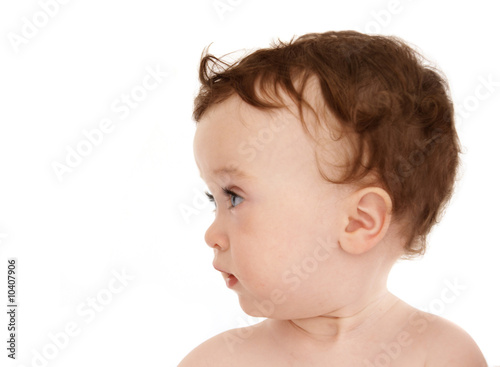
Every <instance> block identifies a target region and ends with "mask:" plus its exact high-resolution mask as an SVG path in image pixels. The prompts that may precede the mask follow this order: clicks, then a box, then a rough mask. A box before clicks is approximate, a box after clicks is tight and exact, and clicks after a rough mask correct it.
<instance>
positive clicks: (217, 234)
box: [205, 218, 229, 251]
mask: <svg viewBox="0 0 500 367" xmlns="http://www.w3.org/2000/svg"><path fill="white" fill-rule="evenodd" d="M205 242H206V243H207V245H208V246H209V247H211V248H213V249H217V250H221V251H224V250H227V249H228V247H229V240H228V237H227V234H226V232H225V231H224V229H223V226H222V223H220V220H217V218H216V219H215V220H214V221H213V223H212V224H211V225H210V227H208V229H207V231H206V232H205Z"/></svg>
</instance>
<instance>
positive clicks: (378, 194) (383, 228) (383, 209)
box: [339, 187, 392, 255]
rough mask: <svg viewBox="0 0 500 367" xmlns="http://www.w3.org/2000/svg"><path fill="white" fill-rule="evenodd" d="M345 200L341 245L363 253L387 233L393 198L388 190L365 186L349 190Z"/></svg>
mask: <svg viewBox="0 0 500 367" xmlns="http://www.w3.org/2000/svg"><path fill="white" fill-rule="evenodd" d="M345 204H346V207H345V209H346V210H345V214H346V218H345V221H344V228H343V229H342V231H341V233H340V238H339V240H340V241H339V242H340V247H341V248H342V249H343V250H344V251H346V252H347V253H350V254H353V255H359V254H363V253H365V252H367V251H369V250H370V249H372V248H373V247H374V246H375V245H376V244H377V243H379V242H380V241H381V240H382V238H384V236H385V235H386V233H387V229H388V228H389V224H390V222H391V212H392V200H391V198H390V196H389V194H388V193H387V191H385V190H383V189H381V188H379V187H367V188H364V189H361V190H358V191H356V192H354V193H353V194H351V195H350V196H349V197H348V198H346V202H345Z"/></svg>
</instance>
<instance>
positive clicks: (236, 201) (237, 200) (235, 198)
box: [205, 187, 243, 211]
mask: <svg viewBox="0 0 500 367" xmlns="http://www.w3.org/2000/svg"><path fill="white" fill-rule="evenodd" d="M222 191H224V194H226V196H227V197H228V199H229V202H230V203H231V206H230V207H229V208H228V209H231V208H234V207H236V206H238V205H240V204H241V202H242V201H243V198H242V197H241V196H239V195H237V194H236V193H234V192H233V191H231V190H229V189H228V188H227V187H223V188H222ZM205 195H207V198H208V200H209V201H210V202H212V203H214V204H215V208H217V203H216V202H215V199H214V196H213V195H212V194H209V193H208V192H207V191H205ZM214 211H215V209H214Z"/></svg>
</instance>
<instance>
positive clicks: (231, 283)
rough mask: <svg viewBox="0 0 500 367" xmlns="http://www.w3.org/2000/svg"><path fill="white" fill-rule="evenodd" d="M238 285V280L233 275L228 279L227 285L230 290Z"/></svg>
mask: <svg viewBox="0 0 500 367" xmlns="http://www.w3.org/2000/svg"><path fill="white" fill-rule="evenodd" d="M236 283H238V279H237V278H236V277H235V276H234V275H233V274H231V275H229V276H228V277H227V278H226V285H227V286H228V288H233V287H234V286H235V285H236Z"/></svg>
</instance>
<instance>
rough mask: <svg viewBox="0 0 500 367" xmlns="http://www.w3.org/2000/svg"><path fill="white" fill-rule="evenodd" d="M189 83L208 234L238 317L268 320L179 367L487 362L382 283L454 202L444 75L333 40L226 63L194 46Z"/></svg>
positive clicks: (416, 252)
mask: <svg viewBox="0 0 500 367" xmlns="http://www.w3.org/2000/svg"><path fill="white" fill-rule="evenodd" d="M199 77H200V82H201V87H200V91H199V93H198V95H197V97H196V99H195V106H194V113H193V118H194V120H195V121H196V133H195V137H194V156H195V160H196V164H197V166H198V168H199V171H200V176H201V178H202V179H203V180H204V181H205V183H206V185H207V187H208V190H209V191H208V192H207V195H208V197H209V199H210V200H211V201H213V202H214V205H215V216H214V221H213V223H212V224H211V226H210V227H209V228H208V229H207V231H206V234H205V241H206V243H207V244H208V246H209V247H210V248H212V249H213V251H214V263H213V265H214V268H215V270H217V271H219V272H220V273H221V274H222V277H223V279H224V281H225V282H226V285H227V286H228V287H229V288H230V289H231V290H232V291H234V292H235V293H236V294H237V295H238V299H239V303H240V306H241V308H242V309H243V311H244V312H246V313H247V314H248V315H251V316H257V317H264V318H266V319H265V320H264V321H262V322H260V323H258V324H256V325H252V326H248V327H245V328H237V329H232V330H228V331H225V332H223V333H221V334H218V335H216V336H214V337H212V338H211V339H209V340H207V341H205V342H204V343H202V344H201V345H199V346H198V347H196V348H195V349H194V350H193V351H192V352H191V353H189V354H188V355H187V356H186V357H185V358H184V359H183V361H182V362H181V363H180V365H179V366H180V367H191V366H218V367H221V366H247V365H248V366H273V367H277V366H278V367H279V366H350V367H356V366H360V367H366V366H376V367H380V366H427V367H433V366H436V367H437V366H478V367H479V366H486V361H485V360H484V357H483V355H482V353H481V351H480V350H479V348H478V346H477V345H476V343H475V342H474V340H473V339H472V338H471V337H470V336H469V335H468V334H467V332H465V331H464V330H463V329H461V328H460V327H459V326H457V325H455V324H453V323H451V322H449V321H447V320H445V319H444V318H441V317H438V316H435V315H431V314H429V313H426V312H423V311H420V310H418V309H416V308H414V307H412V306H410V305H409V304H407V303H405V302H404V301H402V300H400V299H399V298H397V297H396V296H395V295H393V294H392V293H390V292H389V291H388V289H387V278H388V275H389V272H390V271H391V268H392V266H393V265H394V263H395V262H396V261H397V260H399V259H404V258H413V257H418V256H421V255H423V254H424V253H425V250H426V246H427V235H428V234H429V233H430V231H431V229H432V227H433V226H434V224H436V223H437V222H438V220H439V219H440V217H441V215H442V213H443V210H444V208H445V207H446V205H447V203H448V201H449V200H450V198H451V195H452V193H453V188H454V183H455V180H456V176H457V169H458V167H459V162H460V160H459V154H460V143H459V139H458V135H457V132H456V129H455V125H454V112H453V103H452V101H451V98H450V95H449V90H448V85H447V82H446V79H445V77H444V75H442V73H441V72H440V71H439V70H437V69H436V68H435V67H433V66H431V65H429V63H428V62H427V61H426V60H425V58H424V57H423V56H422V55H420V54H419V53H418V52H417V51H416V50H414V49H413V48H411V47H410V46H409V45H407V44H406V43H405V42H404V41H402V40H401V39H399V38H397V37H392V36H379V35H366V34H362V33H359V32H355V31H340V32H334V31H331V32H325V33H310V34H306V35H303V36H301V37H298V38H295V39H292V40H291V41H289V42H282V41H278V42H276V43H274V44H272V45H271V46H270V47H269V48H264V49H259V50H256V51H254V52H252V53H250V54H248V55H246V56H244V57H242V58H241V59H239V60H237V61H235V62H232V63H228V62H226V61H224V60H222V59H219V58H217V57H215V56H213V55H211V54H209V53H208V51H205V52H204V54H203V56H202V59H201V63H200V69H199Z"/></svg>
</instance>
